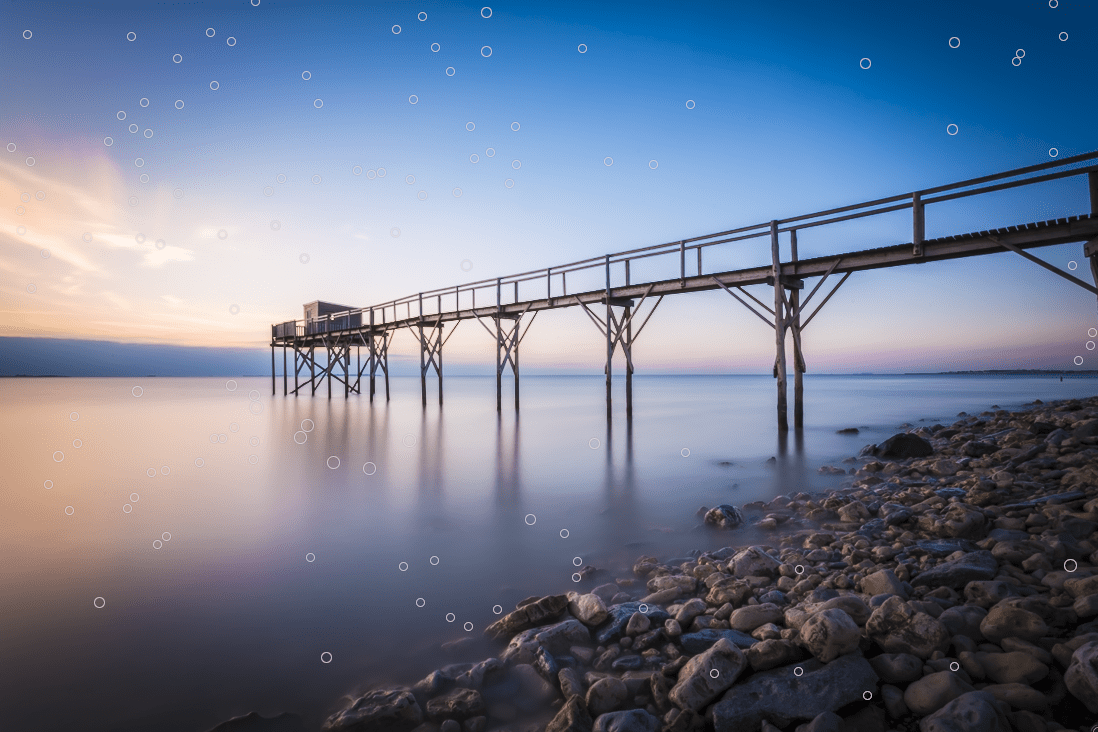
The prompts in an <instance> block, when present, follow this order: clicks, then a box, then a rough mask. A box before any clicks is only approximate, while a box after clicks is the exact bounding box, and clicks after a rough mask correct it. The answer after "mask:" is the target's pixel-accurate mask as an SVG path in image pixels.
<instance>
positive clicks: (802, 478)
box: [774, 430, 809, 495]
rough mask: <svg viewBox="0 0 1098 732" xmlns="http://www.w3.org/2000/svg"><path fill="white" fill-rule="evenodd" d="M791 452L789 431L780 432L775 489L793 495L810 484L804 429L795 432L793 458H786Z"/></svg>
mask: <svg viewBox="0 0 1098 732" xmlns="http://www.w3.org/2000/svg"><path fill="white" fill-rule="evenodd" d="M788 452H789V433H788V432H781V431H779V432H778V455H779V457H778V461H777V465H775V466H774V467H775V470H774V481H775V486H774V487H775V490H776V491H777V492H778V493H781V494H787V495H791V494H793V493H797V492H798V491H801V490H804V489H805V488H806V487H808V485H809V476H808V468H807V466H806V463H805V455H804V430H794V432H793V455H792V459H788V460H787V459H786V457H787V454H788Z"/></svg>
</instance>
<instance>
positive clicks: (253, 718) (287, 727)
mask: <svg viewBox="0 0 1098 732" xmlns="http://www.w3.org/2000/svg"><path fill="white" fill-rule="evenodd" d="M304 731H305V721H304V720H303V719H302V718H301V717H299V716H298V715H296V714H290V713H288V712H286V713H283V714H279V715H278V716H277V717H270V718H268V717H263V716H260V714H259V712H249V713H248V714H245V715H244V716H243V717H233V718H232V719H230V720H229V721H227V722H222V723H221V724H219V725H217V726H216V727H214V728H213V729H212V730H210V732H304Z"/></svg>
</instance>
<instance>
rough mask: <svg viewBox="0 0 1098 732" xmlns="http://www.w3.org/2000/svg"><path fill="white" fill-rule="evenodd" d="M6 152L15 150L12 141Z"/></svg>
mask: <svg viewBox="0 0 1098 732" xmlns="http://www.w3.org/2000/svg"><path fill="white" fill-rule="evenodd" d="M123 114H125V113H124V112H123ZM8 152H15V143H14V142H9V143H8Z"/></svg>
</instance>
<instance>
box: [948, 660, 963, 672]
mask: <svg viewBox="0 0 1098 732" xmlns="http://www.w3.org/2000/svg"><path fill="white" fill-rule="evenodd" d="M949 670H950V671H960V670H961V664H959V663H957V662H956V661H950V663H949Z"/></svg>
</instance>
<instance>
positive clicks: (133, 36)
mask: <svg viewBox="0 0 1098 732" xmlns="http://www.w3.org/2000/svg"><path fill="white" fill-rule="evenodd" d="M126 40H127V41H130V42H131V43H132V42H133V41H136V40H137V34H136V33H134V32H133V31H130V32H129V33H127V34H126Z"/></svg>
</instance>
